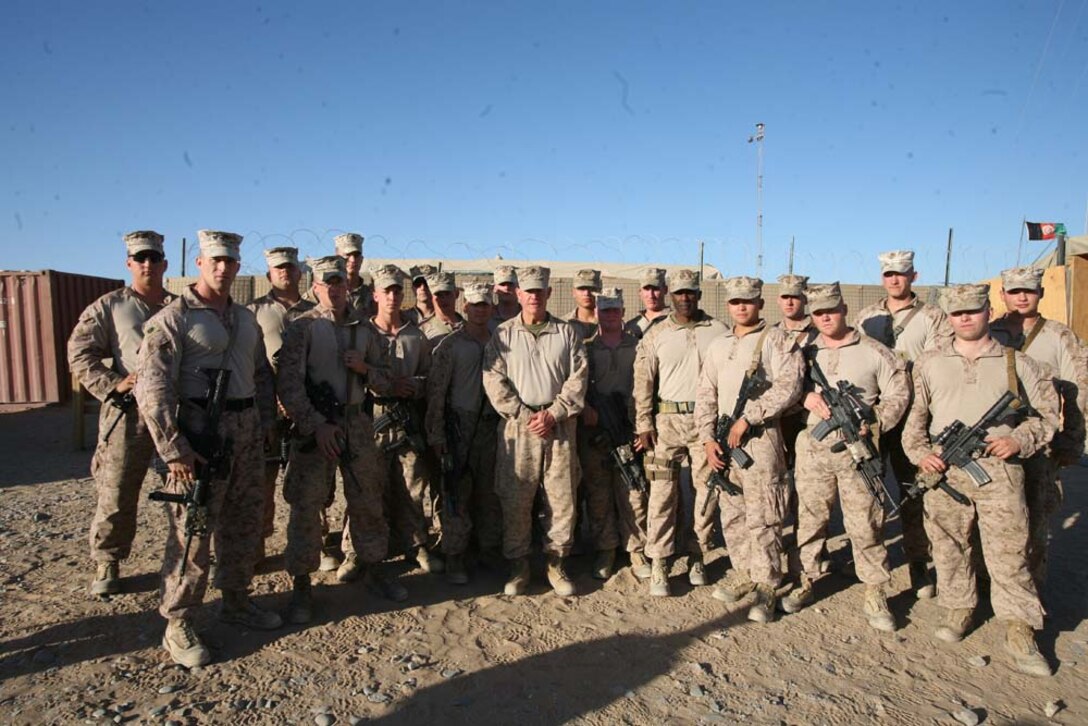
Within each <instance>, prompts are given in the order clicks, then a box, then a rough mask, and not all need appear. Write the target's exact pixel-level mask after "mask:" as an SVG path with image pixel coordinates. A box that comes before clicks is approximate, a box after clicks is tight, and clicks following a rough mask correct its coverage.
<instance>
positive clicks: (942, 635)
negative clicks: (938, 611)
mask: <svg viewBox="0 0 1088 726" xmlns="http://www.w3.org/2000/svg"><path fill="white" fill-rule="evenodd" d="M972 615H973V612H972V611H971V609H970V608H949V609H948V610H947V611H945V614H944V622H943V623H942V624H941V625H940V627H938V628H937V629H936V630H934V631H933V635H935V636H936V637H937V638H938V639H939V640H943V641H944V642H946V643H958V642H960V641H961V640H963V636H965V635H967V631H968V630H970V629H971V616H972Z"/></svg>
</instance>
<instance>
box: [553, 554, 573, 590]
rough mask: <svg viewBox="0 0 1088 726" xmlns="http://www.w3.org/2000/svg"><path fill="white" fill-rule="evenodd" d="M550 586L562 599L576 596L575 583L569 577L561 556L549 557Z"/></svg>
mask: <svg viewBox="0 0 1088 726" xmlns="http://www.w3.org/2000/svg"><path fill="white" fill-rule="evenodd" d="M548 584H549V585H551V586H552V589H553V590H555V594H556V595H559V596H561V597H570V596H571V595H573V594H574V583H573V582H571V581H570V577H568V576H567V568H566V566H565V563H564V561H563V558H562V557H560V556H559V555H548Z"/></svg>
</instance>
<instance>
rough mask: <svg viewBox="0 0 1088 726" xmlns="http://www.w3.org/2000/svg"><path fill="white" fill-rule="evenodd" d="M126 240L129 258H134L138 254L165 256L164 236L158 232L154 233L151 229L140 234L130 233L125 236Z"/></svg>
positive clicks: (141, 231)
mask: <svg viewBox="0 0 1088 726" xmlns="http://www.w3.org/2000/svg"><path fill="white" fill-rule="evenodd" d="M124 240H125V247H126V248H127V249H128V256H129V257H132V256H133V255H135V254H136V253H137V252H158V253H159V254H160V255H161V254H163V251H162V243H163V236H162V235H161V234H159V233H158V232H153V231H152V230H149V229H147V230H140V231H139V232H129V233H128V234H126V235H125V237H124Z"/></svg>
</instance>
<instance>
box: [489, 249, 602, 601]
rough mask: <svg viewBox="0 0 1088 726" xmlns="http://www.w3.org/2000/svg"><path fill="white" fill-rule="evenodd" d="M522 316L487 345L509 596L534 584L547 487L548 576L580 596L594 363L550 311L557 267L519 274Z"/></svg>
mask: <svg viewBox="0 0 1088 726" xmlns="http://www.w3.org/2000/svg"><path fill="white" fill-rule="evenodd" d="M518 277H519V279H520V282H521V287H520V289H519V290H518V300H519V302H520V303H521V308H522V311H521V315H520V316H519V317H516V318H512V319H511V320H507V321H506V322H505V323H503V324H502V325H500V326H499V327H498V328H497V329H496V330H495V333H494V335H493V336H492V338H491V342H489V343H488V344H487V349H486V350H485V352H484V390H485V391H486V392H487V397H488V399H490V401H491V405H492V406H494V408H495V410H496V411H497V412H498V414H499V415H500V416H501V417H502V418H503V423H502V424H501V427H502V428H501V430H500V439H499V444H498V456H497V457H496V458H497V463H496V468H495V491H496V492H497V493H498V495H499V501H500V503H501V505H502V519H503V554H504V555H505V556H506V558H507V559H509V560H510V561H511V564H512V568H511V575H510V579H509V580H508V581H507V583H506V588H505V592H506V594H508V595H521V594H524V593H525V590H526V588H527V587H528V585H529V548H530V541H531V530H532V518H533V502H534V500H535V499H536V496H537V492H538V491H539V490H543V495H542V502H543V517H542V519H543V527H544V533H543V544H544V551H545V552H546V553H547V555H548V581H549V583H550V584H551V586H552V588H553V589H554V590H555V592H556V593H558V594H560V595H573V594H574V592H575V589H574V584H573V583H572V582H571V580H570V578H569V577H568V576H567V573H566V570H565V564H564V559H565V558H566V557H567V556H568V555H569V554H570V550H571V547H572V546H573V544H574V524H575V511H574V508H575V502H576V497H577V488H578V481H579V479H580V477H581V467H580V466H579V464H578V452H577V443H576V440H575V439H576V421H577V416H578V414H579V413H581V412H582V408H583V406H584V405H585V395H586V382H587V378H588V373H589V366H588V364H587V362H586V350H585V344H584V343H583V341H582V337H581V335H580V334H579V333H578V332H577V331H576V330H575V329H574V328H573V327H572V326H571V325H570V324H569V323H567V322H564V321H561V320H557V319H556V318H554V317H552V316H551V315H549V314H548V312H547V303H548V298H549V297H550V295H551V287H550V286H549V284H548V282H549V277H550V271H549V270H548V268H546V267H535V266H533V267H526V268H523V269H522V270H521V271H520V272H519V273H518Z"/></svg>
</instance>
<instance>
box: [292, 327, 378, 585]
mask: <svg viewBox="0 0 1088 726" xmlns="http://www.w3.org/2000/svg"><path fill="white" fill-rule="evenodd" d="M348 350H358V351H360V352H362V353H363V357H364V360H365V362H366V364H367V367H368V370H367V373H366V374H365V375H360V374H358V373H355V372H354V371H351V370H350V369H349V368H348V367H347V366H346V365H344V363H343V360H344V353H345V352H347V351H348ZM383 356H384V351H383V346H382V344H381V342H380V341H379V338H378V335H377V333H376V332H375V330H374V328H373V327H372V326H371V325H370V324H369V323H367V322H366V321H364V320H360V319H359V318H358V317H356V314H355V313H353V312H349V315H348V317H347V318H346V319H345V321H344V322H343V323H341V324H337V323H336V318H335V316H334V315H333V313H332V311H331V310H329V309H328V308H325V307H322V306H319V307H317V308H316V309H313V310H310V311H309V312H306V313H304V314H303V315H301V316H299V317H298V318H297V319H296V320H295V321H294V322H293V323H291V325H289V326H288V328H287V331H286V333H285V335H284V344H283V348H282V349H281V350H280V356H279V376H278V380H277V383H278V386H279V395H280V400H281V401H282V403H283V406H284V408H286V409H287V413H288V415H289V416H290V418H291V420H292V421H293V422H294V424H295V427H296V432H295V437H294V441H293V443H292V447H291V462H290V464H289V465H288V467H287V473H286V474H285V476H284V482H283V498H284V500H285V501H286V502H287V503H288V505H290V507H291V517H290V520H289V522H288V525H287V550H286V551H285V553H284V561H285V562H284V564H285V568H286V570H287V572H288V574H290V575H292V576H297V575H307V574H309V573H311V572H314V571H315V570H317V568H318V564H319V563H320V560H321V547H322V540H323V537H324V527H323V523H322V513H323V511H324V509H325V507H326V506H327V502H328V500H329V498H330V495H331V491H330V488H331V486H332V485H333V482H334V476H333V475H332V472H333V471H334V470H336V469H339V470H340V475H341V477H342V479H343V481H344V499H345V500H346V501H347V518H348V521H349V522H350V523H351V526H350V528H349V529H350V537H351V538H352V541H353V544H354V549H355V550H356V551H357V552H358V554H359V558H360V559H361V560H362V561H363V562H366V563H375V562H381V561H382V560H383V559H385V555H386V552H387V550H388V547H389V525H388V523H387V522H386V520H385V515H384V510H383V497H384V495H385V489H386V479H385V476H386V472H385V469H384V468H383V467H382V466H380V465H379V463H378V462H379V454H378V450H377V446H376V445H375V443H374V426H373V421H372V420H371V418H370V416H368V415H367V414H366V412H365V411H364V410H363V409H364V406H363V402H364V400H365V398H366V391H365V387H366V386H368V385H369V387H370V388H371V389H372V390H374V391H376V392H378V393H379V394H381V393H386V392H388V390H389V385H390V383H389V376H388V372H387V371H386V370H384V369H383V368H382V365H383ZM307 381H310V382H311V383H312V384H320V383H328V384H329V385H330V386H331V387H332V390H333V392H334V393H335V394H336V400H337V401H338V402H340V403H342V404H344V413H343V415H342V416H341V417H340V418H338V419H335V420H333V421H332V422H333V423H337V424H339V425H340V427H341V428H342V429H343V430H344V431H345V432H346V436H347V450H348V452H349V456H350V459H351V463H350V464H349V465H345V464H344V463H343V462H336V461H330V460H328V459H327V458H326V457H325V455H324V454H322V453H321V451H320V450H319V449H318V448H317V446H316V442H315V440H314V438H313V437H314V432H315V431H316V430H317V427H318V426H320V425H321V424H323V423H325V422H326V421H327V420H328V419H327V418H326V416H325V415H323V414H322V413H320V412H319V411H318V410H317V409H316V408H315V407H314V404H313V401H312V400H311V399H310V397H309V395H308V394H307V391H306V382H307Z"/></svg>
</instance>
